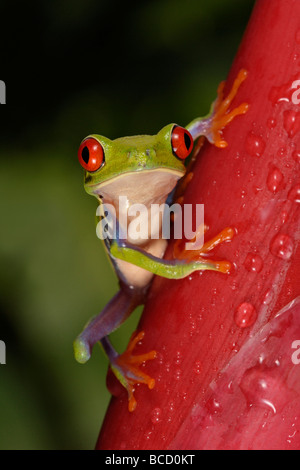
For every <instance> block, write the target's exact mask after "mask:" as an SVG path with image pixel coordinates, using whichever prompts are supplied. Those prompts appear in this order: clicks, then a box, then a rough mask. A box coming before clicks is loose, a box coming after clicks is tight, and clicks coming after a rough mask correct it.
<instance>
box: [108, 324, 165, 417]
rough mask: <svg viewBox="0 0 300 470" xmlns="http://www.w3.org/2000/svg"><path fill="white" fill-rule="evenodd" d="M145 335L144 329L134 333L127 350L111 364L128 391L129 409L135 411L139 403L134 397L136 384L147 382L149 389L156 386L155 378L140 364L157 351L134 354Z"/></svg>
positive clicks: (153, 356)
mask: <svg viewBox="0 0 300 470" xmlns="http://www.w3.org/2000/svg"><path fill="white" fill-rule="evenodd" d="M144 336H145V332H144V331H140V332H139V333H133V335H132V336H131V338H130V341H129V344H128V346H127V349H126V351H125V352H124V353H123V354H120V355H119V356H117V358H116V359H115V361H114V363H113V364H112V365H111V369H112V371H113V373H114V374H115V376H116V377H117V378H118V380H119V381H120V382H121V384H122V385H123V386H124V387H125V388H126V390H127V393H128V410H129V411H134V410H135V408H136V405H137V402H136V399H135V397H134V391H135V386H136V385H137V384H139V383H143V384H146V385H147V386H148V388H149V389H152V388H153V387H154V386H155V380H154V379H153V378H152V377H150V376H149V375H147V374H145V373H144V372H142V371H141V370H140V368H139V367H140V366H141V365H142V364H143V363H145V362H146V361H149V360H152V359H155V357H156V351H150V352H148V353H145V354H140V355H136V356H135V355H133V354H132V351H133V349H134V348H135V346H136V345H137V343H138V342H139V341H141V340H142V339H143V338H144Z"/></svg>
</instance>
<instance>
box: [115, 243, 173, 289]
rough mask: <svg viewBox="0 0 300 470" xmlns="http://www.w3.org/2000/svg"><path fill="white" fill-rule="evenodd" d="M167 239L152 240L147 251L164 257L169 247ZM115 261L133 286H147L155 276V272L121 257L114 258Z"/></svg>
mask: <svg viewBox="0 0 300 470" xmlns="http://www.w3.org/2000/svg"><path fill="white" fill-rule="evenodd" d="M167 244H168V242H167V240H164V239H160V240H152V241H151V243H150V245H149V247H147V249H145V251H146V252H147V253H150V254H151V255H153V256H157V257H158V258H162V257H163V256H164V253H165V251H166V248H167ZM114 261H115V263H116V264H117V267H118V269H119V270H120V271H121V273H122V275H123V276H124V277H125V279H126V282H127V283H128V284H129V285H130V286H133V287H141V288H142V287H146V286H147V284H149V282H150V281H151V279H152V277H153V276H154V274H153V273H150V272H149V271H146V269H143V268H140V267H139V266H135V265H134V264H131V263H128V262H127V261H123V260H120V259H116V258H114Z"/></svg>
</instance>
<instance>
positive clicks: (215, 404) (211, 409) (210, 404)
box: [205, 397, 222, 415]
mask: <svg viewBox="0 0 300 470" xmlns="http://www.w3.org/2000/svg"><path fill="white" fill-rule="evenodd" d="M205 408H206V409H207V411H208V413H209V414H211V415H213V414H216V413H220V412H221V411H222V406H221V404H220V402H219V401H218V400H216V398H214V397H211V398H210V399H209V400H208V401H207V402H206V403H205Z"/></svg>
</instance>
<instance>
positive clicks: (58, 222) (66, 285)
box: [0, 0, 254, 449]
mask: <svg viewBox="0 0 300 470" xmlns="http://www.w3.org/2000/svg"><path fill="white" fill-rule="evenodd" d="M253 3H254V1H253V0H243V1H240V0H186V1H184V2H183V1H182V0H152V1H137V2H136V1H131V2H130V1H123V2H116V1H112V0H110V1H109V0H81V1H79V0H77V1H76V0H51V1H41V0H33V1H31V2H29V3H28V2H22V1H19V2H10V1H7V0H2V1H1V5H0V18H1V32H0V38H1V76H0V79H1V80H4V81H5V82H6V87H7V104H6V105H5V106H1V108H0V119H1V128H0V129H1V130H0V165H1V172H0V188H1V199H0V204H1V232H0V260H1V270H0V276H1V299H0V301H1V305H0V308H1V316H0V339H1V340H3V341H5V343H6V352H7V364H6V365H0V448H1V449H66V448H68V449H88V448H93V447H94V445H95V442H96V438H97V436H98V432H99V429H100V425H101V422H102V420H103V417H104V414H105V410H106V408H107V404H108V402H109V394H108V392H107V390H106V387H105V378H106V371H107V363H106V360H105V358H103V357H102V353H101V351H100V348H95V351H94V354H93V357H92V359H91V360H90V362H89V363H88V364H86V365H85V366H82V365H79V364H77V363H76V362H75V360H74V359H73V355H72V341H73V339H74V338H75V337H76V336H77V334H78V333H79V332H80V331H81V329H82V327H83V325H84V323H85V322H86V321H87V320H88V319H89V318H90V317H91V316H92V315H95V314H96V313H97V312H98V311H100V309H101V308H102V307H104V305H105V304H106V303H107V302H108V301H109V299H110V298H111V297H112V295H113V294H114V293H115V292H116V291H117V288H118V285H117V280H116V276H115V275H114V273H113V272H112V270H111V267H110V265H109V263H108V261H107V259H106V256H105V254H104V251H103V248H102V246H101V243H100V241H99V240H98V239H97V237H96V234H95V211H96V207H97V202H96V199H95V200H94V199H92V198H91V197H90V196H88V195H87V194H86V193H85V192H84V190H83V175H82V170H81V167H80V166H79V164H78V161H77V149H78V146H79V143H80V141H81V139H82V138H83V137H85V136H86V135H87V134H90V133H99V134H103V135H106V136H108V137H110V138H116V137H120V136H124V135H131V134H139V133H145V134H146V133H149V134H151V133H156V132H157V131H158V130H159V129H160V128H161V127H163V126H164V125H165V124H167V123H170V122H177V123H178V124H182V125H184V124H186V123H187V122H189V121H190V120H191V119H193V118H194V117H196V116H198V115H204V114H206V113H207V111H208V109H209V106H210V103H211V102H212V100H213V99H214V98H215V93H216V88H217V85H218V83H219V81H220V80H222V79H224V78H225V77H226V74H227V72H228V70H229V68H230V64H231V62H232V60H233V58H234V55H235V52H236V50H237V47H238V45H239V42H240V39H241V37H242V34H243V31H244V29H245V26H246V24H247V21H248V18H249V16H250V12H251V8H252V7H253ZM139 313H140V312H136V313H135V314H134V315H133V317H132V318H130V319H129V320H128V321H127V323H126V324H125V325H124V326H123V327H122V328H121V329H120V330H118V331H117V332H115V333H114V334H113V335H112V339H113V342H114V344H115V345H116V346H117V348H118V349H119V350H123V349H124V348H125V346H126V343H127V341H128V338H129V335H130V333H131V332H132V331H133V329H134V328H135V325H136V323H137V321H138V317H139Z"/></svg>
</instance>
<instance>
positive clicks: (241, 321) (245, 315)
mask: <svg viewBox="0 0 300 470" xmlns="http://www.w3.org/2000/svg"><path fill="white" fill-rule="evenodd" d="M256 318H257V313H256V310H255V308H254V307H253V305H252V304H249V303H248V302H243V303H242V304H240V305H239V306H238V308H237V309H236V311H235V314H234V321H235V323H236V325H237V326H238V327H239V328H247V327H249V326H251V325H253V323H254V322H255V320H256Z"/></svg>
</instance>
